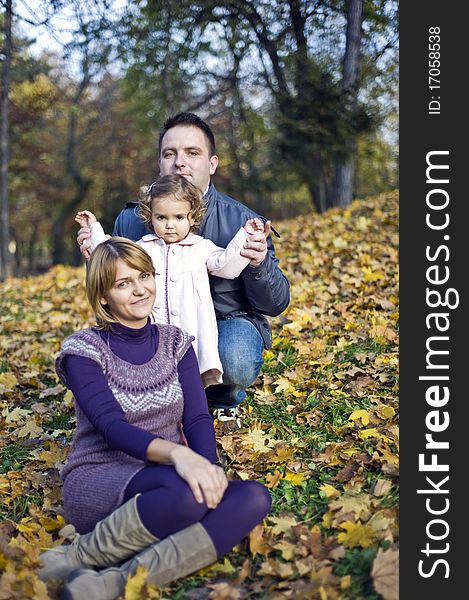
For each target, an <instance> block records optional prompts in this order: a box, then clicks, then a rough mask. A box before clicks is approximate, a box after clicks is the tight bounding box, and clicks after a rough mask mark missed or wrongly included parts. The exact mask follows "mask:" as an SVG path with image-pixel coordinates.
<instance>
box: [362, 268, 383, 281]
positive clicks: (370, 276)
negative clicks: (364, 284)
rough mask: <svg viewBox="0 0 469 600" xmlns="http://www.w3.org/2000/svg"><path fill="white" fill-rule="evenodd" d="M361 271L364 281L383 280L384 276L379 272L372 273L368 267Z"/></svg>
mask: <svg viewBox="0 0 469 600" xmlns="http://www.w3.org/2000/svg"><path fill="white" fill-rule="evenodd" d="M362 271H363V274H364V275H365V281H379V280H380V279H384V275H383V274H382V273H381V272H380V271H375V272H373V271H372V270H371V269H370V268H369V267H363V268H362Z"/></svg>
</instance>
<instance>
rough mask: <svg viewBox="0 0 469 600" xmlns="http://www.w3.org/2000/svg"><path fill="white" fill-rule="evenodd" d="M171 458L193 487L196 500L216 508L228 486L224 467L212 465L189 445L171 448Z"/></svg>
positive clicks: (181, 474) (178, 470)
mask: <svg viewBox="0 0 469 600" xmlns="http://www.w3.org/2000/svg"><path fill="white" fill-rule="evenodd" d="M170 458H171V462H172V463H173V465H174V468H175V469H176V472H177V473H178V475H179V476H180V477H182V478H183V479H184V481H185V482H186V483H187V484H188V485H189V487H190V488H191V490H192V493H193V494H194V498H195V499H196V501H197V502H200V503H202V502H205V504H206V505H207V506H208V507H209V508H216V507H217V506H218V504H219V502H220V500H221V499H222V498H223V495H224V493H225V490H226V488H227V487H228V480H227V478H226V475H225V473H224V472H223V469H222V468H221V467H217V466H216V465H212V463H211V462H210V461H208V460H207V459H206V458H204V457H203V456H200V454H197V453H196V452H194V451H193V450H191V449H190V448H188V447H187V446H180V445H177V446H176V447H175V448H174V449H172V450H171V452H170Z"/></svg>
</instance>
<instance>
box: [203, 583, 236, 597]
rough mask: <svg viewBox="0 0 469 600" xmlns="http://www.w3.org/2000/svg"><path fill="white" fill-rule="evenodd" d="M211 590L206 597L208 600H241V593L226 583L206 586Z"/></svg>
mask: <svg viewBox="0 0 469 600" xmlns="http://www.w3.org/2000/svg"><path fill="white" fill-rule="evenodd" d="M208 587H209V588H211V589H212V591H211V592H210V594H209V595H208V597H209V599H210V600H241V598H242V597H243V596H241V591H240V590H239V589H237V588H236V587H234V586H232V585H230V584H229V583H227V582H226V581H223V582H221V583H211V584H209V586H208Z"/></svg>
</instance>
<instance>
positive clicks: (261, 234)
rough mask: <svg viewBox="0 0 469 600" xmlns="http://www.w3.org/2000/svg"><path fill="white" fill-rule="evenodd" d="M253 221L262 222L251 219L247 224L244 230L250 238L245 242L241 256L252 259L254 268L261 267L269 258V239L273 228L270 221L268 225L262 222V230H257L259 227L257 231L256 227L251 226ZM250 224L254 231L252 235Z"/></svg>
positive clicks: (251, 263)
mask: <svg viewBox="0 0 469 600" xmlns="http://www.w3.org/2000/svg"><path fill="white" fill-rule="evenodd" d="M251 221H260V219H249V221H247V222H246V225H245V226H244V228H245V230H246V232H247V234H248V238H247V240H246V241H245V242H244V248H243V250H242V251H241V256H244V257H246V258H250V259H251V262H250V265H251V266H252V267H259V266H260V265H261V264H262V262H263V261H264V259H265V257H266V256H267V238H268V237H269V235H270V232H271V231H272V227H271V223H270V221H267V222H266V223H262V221H260V222H261V223H262V230H259V229H257V226H256V229H254V225H252V224H250V222H251ZM248 224H249V228H252V229H253V231H252V233H250V232H249V229H248Z"/></svg>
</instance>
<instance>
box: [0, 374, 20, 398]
mask: <svg viewBox="0 0 469 600" xmlns="http://www.w3.org/2000/svg"><path fill="white" fill-rule="evenodd" d="M16 385H18V379H17V378H16V375H15V374H14V373H0V394H4V393H5V392H12V391H13V388H14V387H15V386H16Z"/></svg>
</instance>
